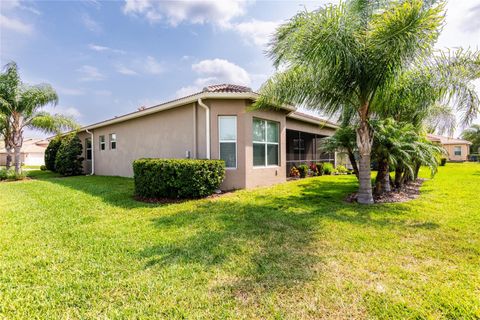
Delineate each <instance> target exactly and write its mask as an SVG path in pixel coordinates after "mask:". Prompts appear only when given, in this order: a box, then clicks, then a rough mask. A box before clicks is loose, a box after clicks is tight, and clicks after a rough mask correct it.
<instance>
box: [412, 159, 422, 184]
mask: <svg viewBox="0 0 480 320" xmlns="http://www.w3.org/2000/svg"><path fill="white" fill-rule="evenodd" d="M420 167H421V165H420V163H419V162H417V163H416V164H415V175H414V177H413V180H414V181H416V180H417V179H418V172H419V171H420Z"/></svg>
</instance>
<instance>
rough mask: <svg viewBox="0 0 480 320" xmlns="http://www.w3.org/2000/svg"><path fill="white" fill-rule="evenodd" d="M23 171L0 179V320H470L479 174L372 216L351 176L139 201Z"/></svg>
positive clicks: (451, 172) (477, 307) (478, 243)
mask: <svg viewBox="0 0 480 320" xmlns="http://www.w3.org/2000/svg"><path fill="white" fill-rule="evenodd" d="M31 175H32V176H33V177H34V178H35V180H29V181H21V182H9V183H0V197H1V204H2V205H1V207H0V230H1V232H0V318H2V317H4V318H6V319H31V318H42V319H53V318H63V319H87V318H90V319H97V318H112V319H120V318H122V319H123V318H137V319H138V318H142V319H144V318H154V319H159V318H168V319H172V318H173V319H182V318H188V319H200V318H202V319H226V318H244V319H283V318H284V319H318V318H377V319H388V318H408V319H441V318H445V319H460V318H462V319H479V318H480V299H479V297H480V268H479V265H480V210H479V207H480V202H479V197H478V187H479V185H480V164H450V163H449V164H447V166H445V167H441V168H440V172H439V173H438V175H437V176H436V177H435V179H433V180H429V181H427V182H426V183H425V184H424V186H423V187H422V195H421V197H420V198H419V199H417V200H414V201H411V202H408V203H402V204H388V205H387V204H384V205H374V206H360V205H357V204H347V203H344V202H343V201H342V199H343V198H344V197H345V195H347V194H348V193H350V192H352V191H354V190H355V188H356V182H355V180H354V179H355V178H354V177H352V176H323V177H318V178H311V179H305V180H300V181H294V182H288V183H285V184H281V185H277V186H274V187H271V188H262V189H257V190H254V191H239V192H235V193H232V194H228V195H226V196H224V197H220V198H214V199H207V200H198V201H188V202H184V203H179V204H169V205H154V204H145V203H139V202H136V201H134V200H133V199H132V196H131V195H132V190H133V185H132V180H130V179H126V178H118V177H73V178H60V177H58V176H56V175H54V174H52V173H49V172H40V171H38V172H32V173H31Z"/></svg>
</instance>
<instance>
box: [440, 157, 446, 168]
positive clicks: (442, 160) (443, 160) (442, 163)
mask: <svg viewBox="0 0 480 320" xmlns="http://www.w3.org/2000/svg"><path fill="white" fill-rule="evenodd" d="M446 163H447V158H442V159H440V165H441V166H442V167H444V166H445V164H446Z"/></svg>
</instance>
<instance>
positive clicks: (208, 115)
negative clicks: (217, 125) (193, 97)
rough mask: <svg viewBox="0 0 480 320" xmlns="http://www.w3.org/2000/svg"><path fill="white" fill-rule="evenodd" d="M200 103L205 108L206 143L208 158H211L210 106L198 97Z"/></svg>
mask: <svg viewBox="0 0 480 320" xmlns="http://www.w3.org/2000/svg"><path fill="white" fill-rule="evenodd" d="M197 102H198V105H199V106H200V107H202V108H203V109H205V112H206V114H205V132H206V135H205V136H206V139H207V141H205V142H206V145H207V159H210V108H209V107H208V106H207V105H206V104H205V103H203V101H202V99H201V98H198V100H197Z"/></svg>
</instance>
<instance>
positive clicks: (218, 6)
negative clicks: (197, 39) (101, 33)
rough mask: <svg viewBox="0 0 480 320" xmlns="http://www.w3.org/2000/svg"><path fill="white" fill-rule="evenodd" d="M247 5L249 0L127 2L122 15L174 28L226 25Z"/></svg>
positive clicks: (129, 0)
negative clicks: (184, 24)
mask: <svg viewBox="0 0 480 320" xmlns="http://www.w3.org/2000/svg"><path fill="white" fill-rule="evenodd" d="M247 3H248V1H247V0H230V1H225V0H223V1H218V0H196V1H186V0H180V1H156V0H125V5H124V7H123V12H124V13H125V14H131V15H137V16H143V17H145V18H146V19H147V20H148V21H149V22H151V23H154V22H159V21H165V22H167V23H168V24H170V25H172V26H176V25H178V24H180V23H183V22H186V23H192V24H204V23H213V24H217V25H220V26H225V25H228V23H229V22H230V20H231V19H232V18H234V17H237V16H241V15H243V14H244V13H245V8H246V5H247Z"/></svg>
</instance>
